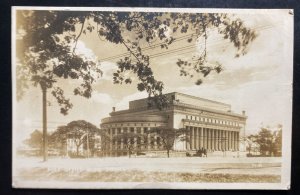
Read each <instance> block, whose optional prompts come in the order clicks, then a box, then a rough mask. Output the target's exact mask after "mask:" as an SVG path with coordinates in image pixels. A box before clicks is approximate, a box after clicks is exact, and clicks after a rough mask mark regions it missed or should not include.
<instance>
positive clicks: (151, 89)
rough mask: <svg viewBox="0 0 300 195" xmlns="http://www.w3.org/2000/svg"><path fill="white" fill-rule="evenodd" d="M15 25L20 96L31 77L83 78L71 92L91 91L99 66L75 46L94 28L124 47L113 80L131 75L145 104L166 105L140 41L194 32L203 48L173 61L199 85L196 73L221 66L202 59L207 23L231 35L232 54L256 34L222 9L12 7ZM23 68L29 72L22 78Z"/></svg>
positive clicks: (165, 42)
mask: <svg viewBox="0 0 300 195" xmlns="http://www.w3.org/2000/svg"><path fill="white" fill-rule="evenodd" d="M17 29H20V30H23V31H24V35H23V36H22V39H21V40H19V41H18V43H19V44H18V45H17V50H18V52H17V53H18V55H19V56H18V58H19V59H20V62H21V64H22V65H21V66H20V68H18V71H17V73H18V75H17V77H18V81H17V84H18V94H19V95H20V96H21V95H22V94H23V92H24V90H25V89H26V86H28V84H27V82H30V81H32V82H33V84H34V85H35V86H37V85H44V86H45V87H46V88H48V89H52V87H54V85H55V84H56V81H57V79H78V80H80V81H82V83H81V84H79V86H78V87H76V88H75V89H74V94H75V95H81V96H84V97H86V98H89V97H91V94H92V91H93V90H92V84H93V83H94V82H95V81H96V80H97V79H98V78H99V77H100V76H101V74H102V72H101V71H100V69H99V67H98V63H97V62H96V61H95V59H87V58H86V57H85V56H83V55H79V54H77V53H76V46H77V42H78V40H79V39H80V37H81V36H83V35H84V36H89V33H93V32H95V33H97V35H98V36H99V37H100V38H101V39H102V40H103V39H104V40H106V41H109V42H111V43H114V44H122V45H123V46H124V47H125V48H126V49H127V51H128V55H127V56H125V57H123V58H120V60H119V61H118V63H117V64H118V70H117V71H116V72H115V73H114V74H113V81H114V83H116V84H123V83H125V84H130V83H132V81H133V79H132V78H131V77H132V76H136V77H137V79H138V81H137V82H136V84H137V89H138V90H139V91H146V92H147V93H148V95H149V105H151V106H154V104H155V106H156V107H158V108H163V107H165V106H167V100H166V98H165V97H164V95H163V89H164V84H163V82H162V81H159V80H157V79H156V78H155V77H154V73H153V70H152V68H151V62H150V56H149V55H146V54H145V52H144V50H145V49H144V48H143V47H142V46H141V45H142V44H148V45H152V44H153V43H154V42H156V43H159V46H160V48H161V49H168V48H169V45H171V44H172V43H173V42H174V40H175V38H174V37H173V36H174V35H175V34H180V33H184V34H185V33H187V32H193V36H191V37H190V38H188V39H187V42H188V43H193V42H194V40H203V41H204V49H203V51H202V52H200V53H199V55H197V56H196V57H195V58H194V59H191V60H189V61H187V60H181V59H179V60H178V61H177V66H178V67H180V75H181V76H189V77H191V78H192V77H195V78H196V79H197V81H196V84H198V85H199V84H201V83H202V80H201V82H200V80H199V78H197V77H198V76H199V75H202V76H203V77H206V76H208V75H209V74H210V73H211V72H212V71H215V72H217V73H220V72H221V71H222V66H221V65H220V64H218V63H214V64H213V65H212V64H211V63H209V62H208V61H207V55H208V54H207V50H206V40H207V38H208V36H209V33H208V30H209V29H217V31H218V33H219V34H221V35H222V36H223V38H224V39H228V40H230V42H232V43H233V45H234V47H235V48H236V49H237V52H236V56H241V55H244V54H246V53H247V46H248V45H249V43H251V42H252V41H253V40H254V39H255V37H256V34H255V32H254V31H253V30H251V29H248V28H246V27H245V25H244V24H243V22H242V21H241V20H239V19H231V18H230V17H229V16H228V15H227V14H222V13H148V12H98V11H92V12H88V11H17ZM99 43H100V42H99ZM23 73H26V74H25V75H26V77H29V78H27V79H26V78H24V75H22V74H23ZM125 73H126V74H125ZM127 73H129V74H127ZM196 76H197V77H196ZM21 82H24V83H23V84H21ZM57 89H59V88H53V90H52V95H54V97H56V98H57V100H58V103H59V104H60V105H61V106H62V113H63V114H66V113H67V111H68V110H69V109H70V108H71V107H72V106H70V105H71V104H70V102H69V101H66V99H65V98H63V97H62V95H61V94H62V93H61V92H62V91H61V90H57Z"/></svg>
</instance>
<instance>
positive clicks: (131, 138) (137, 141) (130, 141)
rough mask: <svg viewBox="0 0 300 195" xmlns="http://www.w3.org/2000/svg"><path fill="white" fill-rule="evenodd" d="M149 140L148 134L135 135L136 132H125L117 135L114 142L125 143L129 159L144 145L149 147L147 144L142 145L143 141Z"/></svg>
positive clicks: (113, 139)
mask: <svg viewBox="0 0 300 195" xmlns="http://www.w3.org/2000/svg"><path fill="white" fill-rule="evenodd" d="M146 138H147V135H146V134H142V133H134V132H123V133H120V134H116V135H115V136H114V137H113V138H112V141H115V142H117V143H121V142H122V143H123V144H124V147H125V148H126V149H127V153H128V157H129V158H130V157H131V154H132V152H133V150H134V149H136V148H137V147H140V146H142V145H147V143H142V141H141V140H145V139H146Z"/></svg>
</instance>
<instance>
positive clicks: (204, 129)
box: [203, 128, 207, 148]
mask: <svg viewBox="0 0 300 195" xmlns="http://www.w3.org/2000/svg"><path fill="white" fill-rule="evenodd" d="M203 148H207V138H206V128H203Z"/></svg>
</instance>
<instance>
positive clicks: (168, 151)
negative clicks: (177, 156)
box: [167, 150, 170, 158]
mask: <svg viewBox="0 0 300 195" xmlns="http://www.w3.org/2000/svg"><path fill="white" fill-rule="evenodd" d="M167 155H168V158H170V150H167Z"/></svg>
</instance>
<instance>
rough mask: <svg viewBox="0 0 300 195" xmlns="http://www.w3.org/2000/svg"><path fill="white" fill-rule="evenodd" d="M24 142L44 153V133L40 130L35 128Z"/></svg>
mask: <svg viewBox="0 0 300 195" xmlns="http://www.w3.org/2000/svg"><path fill="white" fill-rule="evenodd" d="M48 137H49V134H48ZM24 143H25V144H26V145H28V146H29V147H31V148H34V149H38V150H39V153H40V154H42V149H43V147H42V146H43V134H42V132H41V131H40V130H37V129H36V130H34V131H33V132H32V133H31V134H30V138H28V139H26V140H24Z"/></svg>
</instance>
